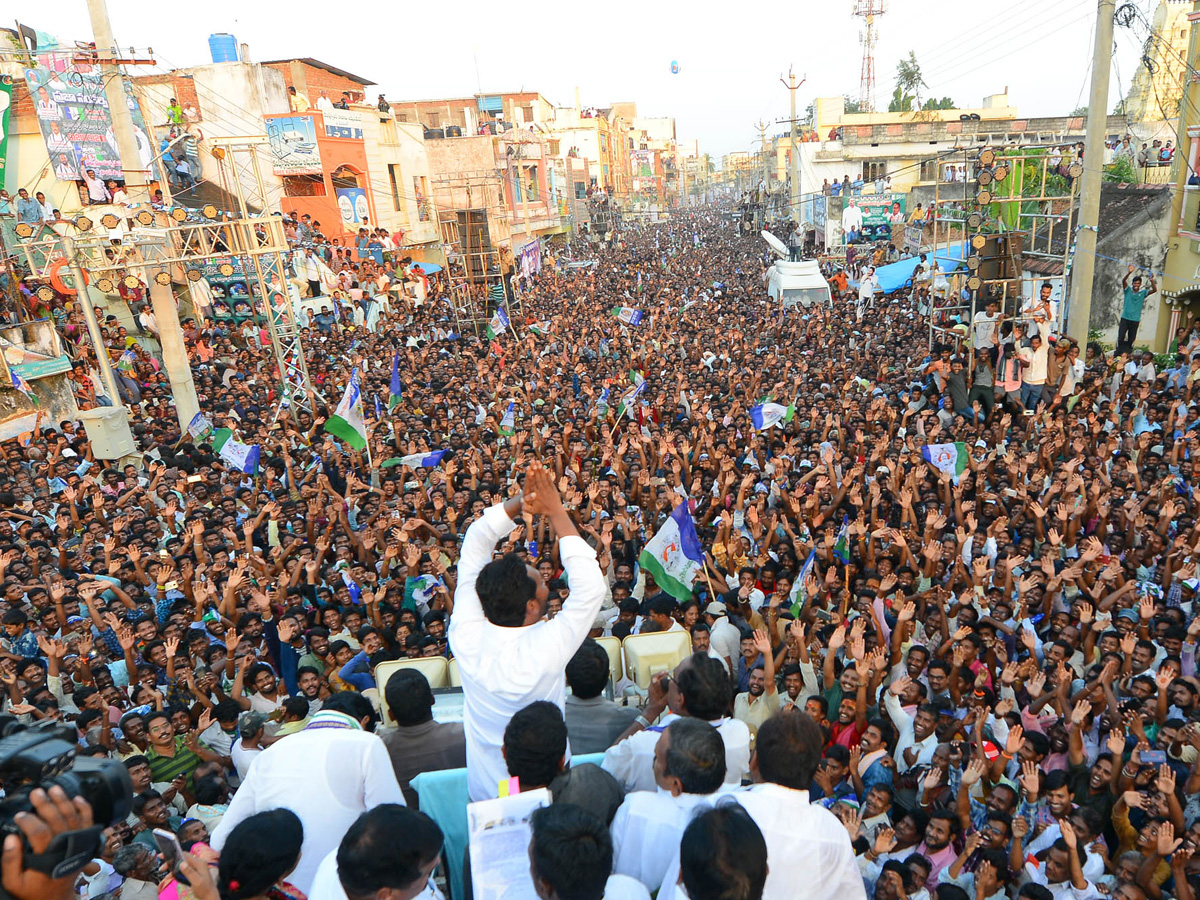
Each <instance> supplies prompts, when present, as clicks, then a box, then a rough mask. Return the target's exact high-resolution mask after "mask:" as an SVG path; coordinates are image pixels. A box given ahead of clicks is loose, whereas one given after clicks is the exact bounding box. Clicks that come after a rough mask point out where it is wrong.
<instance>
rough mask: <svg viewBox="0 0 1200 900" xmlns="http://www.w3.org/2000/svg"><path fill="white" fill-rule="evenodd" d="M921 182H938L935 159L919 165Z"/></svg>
mask: <svg viewBox="0 0 1200 900" xmlns="http://www.w3.org/2000/svg"><path fill="white" fill-rule="evenodd" d="M921 180H922V181H937V180H938V161H937V160H936V159H927V160H925V161H924V162H922V163H921Z"/></svg>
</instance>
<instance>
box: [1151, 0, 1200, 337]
mask: <svg viewBox="0 0 1200 900" xmlns="http://www.w3.org/2000/svg"><path fill="white" fill-rule="evenodd" d="M1185 18H1186V19H1187V22H1188V45H1187V48H1186V50H1185V51H1184V52H1185V53H1186V56H1185V59H1186V60H1187V61H1189V62H1190V63H1191V64H1192V65H1193V66H1195V65H1196V64H1197V63H1198V62H1200V0H1196V2H1195V3H1193V4H1192V9H1191V11H1190V12H1188V13H1187V15H1186V17H1185ZM1186 90H1187V92H1188V102H1187V103H1184V104H1182V106H1181V108H1180V118H1179V148H1178V151H1177V153H1176V159H1177V160H1180V161H1183V160H1186V161H1187V165H1176V166H1175V167H1174V170H1175V175H1176V184H1175V192H1174V197H1173V199H1172V202H1171V217H1170V222H1169V224H1170V236H1169V237H1168V238H1167V261H1166V265H1165V266H1164V268H1165V270H1166V271H1165V273H1164V274H1163V277H1162V278H1161V279H1160V281H1159V290H1160V296H1159V297H1157V298H1153V297H1152V298H1150V300H1156V299H1157V300H1158V301H1159V302H1160V303H1162V304H1163V305H1164V306H1165V307H1167V308H1169V310H1170V313H1169V315H1159V316H1158V322H1157V327H1156V328H1155V334H1154V335H1153V336H1151V335H1148V334H1145V333H1143V334H1141V335H1140V338H1141V339H1142V340H1147V339H1150V340H1152V341H1153V343H1152V347H1153V349H1155V350H1163V349H1165V348H1166V347H1167V346H1168V345H1169V344H1170V341H1171V337H1172V335H1173V334H1174V330H1175V328H1176V327H1177V326H1178V325H1187V324H1189V323H1190V322H1191V321H1192V320H1193V319H1195V318H1196V315H1197V313H1200V218H1198V217H1200V186H1198V185H1190V184H1188V180H1189V178H1190V173H1191V172H1194V171H1196V166H1197V165H1200V117H1198V116H1197V115H1196V114H1195V113H1194V112H1191V111H1192V110H1194V109H1196V104H1197V103H1200V84H1198V83H1197V82H1196V80H1195V79H1192V80H1191V81H1189V83H1188V84H1187V87H1186ZM1149 302H1150V301H1147V303H1148V304H1149ZM1163 312H1164V313H1165V312H1167V309H1164V310H1163Z"/></svg>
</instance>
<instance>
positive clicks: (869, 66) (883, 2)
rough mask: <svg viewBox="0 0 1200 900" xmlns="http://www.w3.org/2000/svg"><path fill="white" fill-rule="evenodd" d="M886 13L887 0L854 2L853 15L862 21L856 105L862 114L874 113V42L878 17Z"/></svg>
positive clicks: (858, 0)
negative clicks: (860, 65) (860, 70)
mask: <svg viewBox="0 0 1200 900" xmlns="http://www.w3.org/2000/svg"><path fill="white" fill-rule="evenodd" d="M885 12H887V0H855V2H854V15H855V16H858V17H859V18H861V19H862V20H863V23H864V29H863V31H862V33H861V34H860V35H859V43H861V44H862V48H863V55H862V75H861V77H860V79H859V83H858V105H859V107H860V108H861V109H862V111H863V112H874V111H875V42H876V40H877V39H878V32H877V31H876V27H877V25H878V21H877V20H878V17H879V16H882V15H883V14H884V13H885Z"/></svg>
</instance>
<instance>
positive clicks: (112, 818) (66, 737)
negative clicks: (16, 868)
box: [0, 715, 133, 900]
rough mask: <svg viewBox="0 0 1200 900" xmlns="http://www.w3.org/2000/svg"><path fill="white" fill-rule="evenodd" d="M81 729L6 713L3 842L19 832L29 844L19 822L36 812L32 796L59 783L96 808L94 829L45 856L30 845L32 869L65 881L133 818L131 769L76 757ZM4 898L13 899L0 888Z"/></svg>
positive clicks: (61, 839) (67, 837)
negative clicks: (108, 831)
mask: <svg viewBox="0 0 1200 900" xmlns="http://www.w3.org/2000/svg"><path fill="white" fill-rule="evenodd" d="M78 749H79V745H78V743H77V740H76V734H75V729H74V728H72V727H71V726H70V725H62V724H59V723H57V722H52V721H50V720H46V721H43V722H39V723H38V724H36V725H32V726H27V725H24V724H22V723H21V722H20V721H18V720H17V719H16V717H14V716H9V715H0V784H2V785H3V787H4V797H3V798H2V799H0V839H2V838H3V836H5V835H8V834H15V835H17V836H18V837H20V838H21V840H22V841H25V838H24V835H23V833H22V832H21V829H20V828H18V827H17V825H16V823H15V822H14V821H13V817H14V816H15V815H16V814H17V813H19V812H33V811H34V809H33V804H32V802H31V801H30V799H29V795H30V794H31V793H32V792H33V791H34V790H35V789H36V788H39V787H40V788H43V789H44V790H49V789H50V788H52V787H53V786H54V785H58V786H59V787H61V788H62V789H63V791H64V792H65V793H66V795H67V796H68V797H71V798H75V797H82V798H83V799H84V800H86V801H87V802H88V803H89V804H91V807H92V816H93V819H92V821H93V823H94V824H93V825H92V826H91V827H90V828H81V829H78V830H76V831H68V832H64V833H62V834H59V835H57V836H56V837H55V838H54V839H53V840H52V841H51V842H50V845H49V846H48V847H47V848H46V850H45V852H44V853H34V852H33V850H32V848H31V847H30V846H29V842H28V841H25V859H24V864H25V867H26V868H29V869H36V870H38V871H39V872H45V873H46V874H48V875H50V876H51V877H52V878H64V877H66V876H68V875H70V874H71V873H72V872H77V871H79V870H80V869H82V868H83V867H84V866H85V865H87V864H88V863H89V862H90V861H91V860H92V859H93V858H95V857H96V856H98V855H99V853H100V850H101V840H102V834H103V832H104V829H105V828H107V827H108V826H110V825H112V824H114V823H116V822H119V821H121V820H123V819H124V818H126V817H127V816H128V815H129V811H130V806H131V805H132V801H133V782H132V781H130V780H129V772H128V771H127V770H126V768H125V766H124V765H122V764H121V763H119V762H116V761H115V760H110V759H96V758H94V757H86V756H85V757H82V758H77V757H76V751H77V750H78ZM0 900H9V895H8V893H7V892H5V891H4V889H3V888H0Z"/></svg>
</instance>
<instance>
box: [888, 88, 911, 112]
mask: <svg viewBox="0 0 1200 900" xmlns="http://www.w3.org/2000/svg"><path fill="white" fill-rule="evenodd" d="M913 99H914V98H913V95H912V94H906V93H904V92H903V91H901V89H900V85H896V89H895V90H894V91H892V99H891V101H889V102H888V112H912V109H913Z"/></svg>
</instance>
